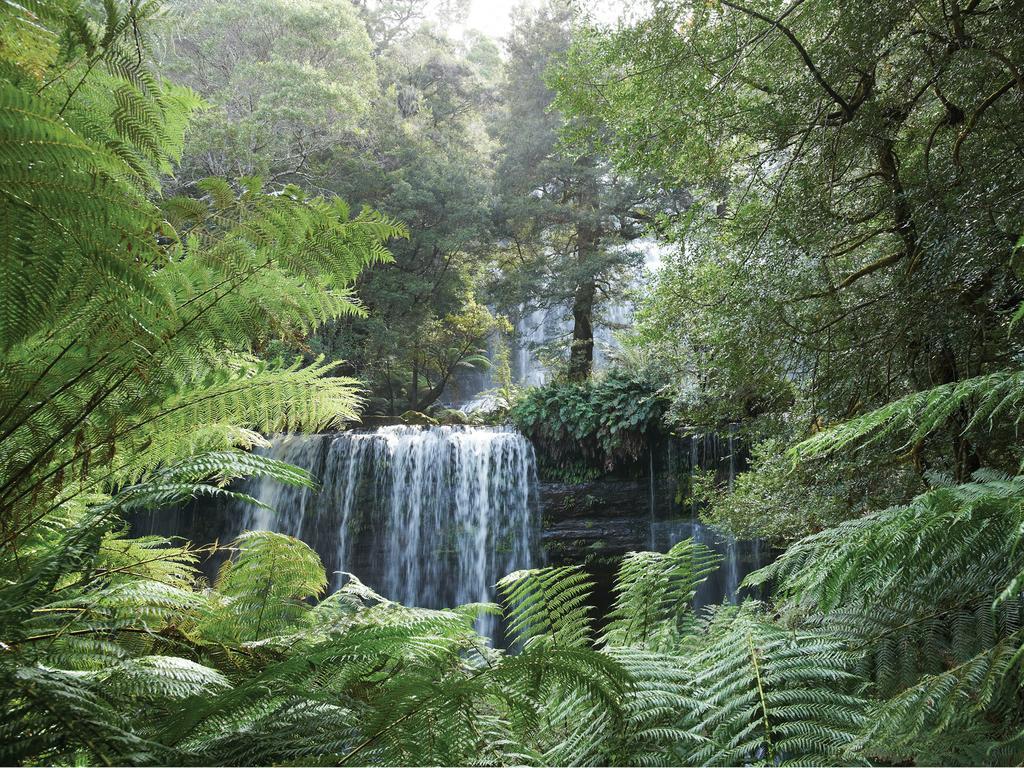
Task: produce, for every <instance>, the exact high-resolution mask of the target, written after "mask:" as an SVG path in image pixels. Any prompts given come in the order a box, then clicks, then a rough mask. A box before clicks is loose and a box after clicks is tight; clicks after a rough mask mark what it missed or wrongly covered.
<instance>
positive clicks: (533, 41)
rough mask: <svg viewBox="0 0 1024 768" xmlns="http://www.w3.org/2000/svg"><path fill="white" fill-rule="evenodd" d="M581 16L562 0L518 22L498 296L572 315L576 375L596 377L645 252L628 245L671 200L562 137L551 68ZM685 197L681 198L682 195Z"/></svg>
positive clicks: (509, 93) (587, 144) (508, 75)
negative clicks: (609, 312) (606, 339)
mask: <svg viewBox="0 0 1024 768" xmlns="http://www.w3.org/2000/svg"><path fill="white" fill-rule="evenodd" d="M577 21H578V19H577V16H576V13H575V12H574V10H573V8H572V6H571V4H568V3H565V2H561V0H553V1H552V2H549V3H546V4H544V5H542V6H541V7H540V8H539V9H537V10H536V11H534V12H532V13H524V14H522V15H521V16H519V17H518V18H517V19H516V22H515V25H514V27H513V30H512V33H511V34H510V36H509V38H508V40H507V47H508V61H507V64H506V72H505V81H504V85H503V89H502V95H503V99H502V101H503V104H502V111H501V112H500V113H499V115H498V116H497V119H496V124H495V128H494V132H495V135H496V137H497V140H498V143H499V150H498V176H497V178H498V194H499V209H498V214H497V218H498V221H499V226H500V227H501V234H502V235H503V236H504V239H505V241H506V242H507V243H508V247H506V248H504V249H503V250H502V252H500V253H499V258H498V263H499V266H500V268H501V270H502V274H501V276H500V278H499V279H498V280H497V281H496V283H497V285H496V286H495V289H494V290H495V295H496V296H498V297H500V299H501V301H502V303H504V304H506V305H509V308H510V309H511V308H512V307H514V306H515V305H516V304H519V303H526V304H527V305H528V307H530V308H538V307H548V308H555V309H556V310H557V311H560V312H564V311H565V310H566V309H568V311H569V314H571V317H572V339H571V342H570V344H569V361H568V369H567V373H568V375H569V377H570V378H574V379H580V378H586V377H587V376H589V375H590V372H591V368H592V364H593V357H594V324H595V321H596V319H597V315H598V312H599V308H600V307H601V305H602V304H607V303H608V302H610V301H614V300H616V299H621V298H622V295H623V291H622V289H623V287H625V286H626V285H628V284H629V282H630V278H631V277H633V276H636V275H638V274H639V271H640V266H641V264H642V254H641V253H640V252H639V251H638V250H636V249H631V248H629V247H628V243H629V242H630V241H631V240H634V239H635V238H637V237H639V236H640V235H641V234H642V233H643V228H644V226H645V225H646V224H649V223H652V222H653V220H654V215H655V214H656V213H657V212H658V211H659V207H661V206H665V205H668V204H670V202H671V201H670V200H669V199H668V197H669V196H667V195H666V194H665V193H663V192H662V191H661V190H660V189H659V187H658V185H657V183H656V182H655V181H654V180H653V179H654V177H653V176H651V177H649V178H644V179H640V178H638V177H637V176H636V175H635V174H625V173H622V172H620V171H618V170H617V169H615V168H613V167H611V165H610V164H609V163H608V161H607V158H606V156H605V155H604V154H602V152H601V151H600V148H599V147H598V146H597V143H596V142H594V141H589V140H585V141H580V142H578V143H577V144H576V145H575V146H573V147H566V146H564V145H563V143H562V140H561V139H562V132H563V130H564V129H566V127H567V126H568V125H569V124H570V121H569V119H568V118H567V117H566V115H565V114H564V113H563V111H562V110H560V109H558V108H557V107H556V106H555V105H553V101H554V96H555V94H554V91H553V90H552V89H551V87H550V86H549V84H548V73H549V70H550V69H551V68H552V67H553V66H555V65H556V64H557V63H558V62H560V61H561V59H562V57H564V56H565V54H566V52H567V51H568V49H569V47H570V45H571V43H572V39H573V30H574V27H575V26H576V24H577ZM677 197H678V196H677Z"/></svg>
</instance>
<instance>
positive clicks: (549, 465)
mask: <svg viewBox="0 0 1024 768" xmlns="http://www.w3.org/2000/svg"><path fill="white" fill-rule="evenodd" d="M665 407H666V402H665V400H664V398H661V397H659V395H658V393H657V391H656V389H655V388H654V387H653V386H652V385H651V384H650V383H648V382H647V381H644V380H642V379H638V378H636V377H633V376H630V375H629V374H627V373H625V372H622V371H617V370H612V371H609V372H608V373H607V374H605V375H602V376H599V377H594V378H591V379H588V380H586V381H584V382H574V381H565V382H555V383H552V384H549V385H547V386H545V387H537V388H533V389H528V390H525V391H524V392H523V393H522V394H521V396H520V397H519V398H518V399H517V400H516V402H515V405H514V406H513V407H512V409H511V410H510V411H509V418H511V420H512V422H513V423H514V424H515V425H516V427H518V428H519V430H520V431H521V432H522V433H523V434H524V435H526V436H527V437H529V438H530V440H531V442H532V443H533V445H534V448H535V449H536V451H537V461H538V465H539V470H540V473H541V476H542V477H545V478H549V479H553V480H562V481H568V482H579V481H581V480H586V479H591V478H594V477H597V476H599V475H601V474H605V473H610V472H616V471H620V472H630V471H636V469H637V467H636V465H637V463H638V462H640V461H641V460H644V462H643V465H642V467H640V471H641V472H647V464H646V457H647V454H648V452H649V451H650V450H651V447H652V444H653V443H655V442H656V441H658V440H659V439H660V437H661V434H660V433H661V429H660V426H661V419H662V416H663V415H664V413H665Z"/></svg>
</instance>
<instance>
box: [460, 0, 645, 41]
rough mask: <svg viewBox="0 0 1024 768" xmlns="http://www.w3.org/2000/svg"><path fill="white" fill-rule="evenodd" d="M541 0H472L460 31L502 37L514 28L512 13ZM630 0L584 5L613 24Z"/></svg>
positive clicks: (590, 1)
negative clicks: (478, 32) (472, 30)
mask: <svg viewBox="0 0 1024 768" xmlns="http://www.w3.org/2000/svg"><path fill="white" fill-rule="evenodd" d="M539 2H540V0H470V5H469V13H468V15H467V16H466V20H465V22H464V23H463V24H460V25H459V27H460V29H459V30H458V31H463V30H469V29H476V30H479V31H480V32H483V33H484V34H485V35H488V36H490V37H493V38H502V37H505V35H507V34H508V32H509V30H511V28H512V13H513V11H516V10H518V9H519V8H520V7H522V6H523V5H525V6H526V7H531V6H536V5H538V4H539ZM628 2H629V0H584V2H583V3H582V5H583V7H584V8H586V9H587V10H588V11H590V12H591V13H592V14H593V15H594V17H595V19H596V20H598V21H600V22H602V23H607V24H611V23H614V22H615V20H616V19H618V17H619V14H620V13H621V12H622V10H623V8H624V7H625V6H626V4H627V3H628Z"/></svg>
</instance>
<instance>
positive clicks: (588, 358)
mask: <svg viewBox="0 0 1024 768" xmlns="http://www.w3.org/2000/svg"><path fill="white" fill-rule="evenodd" d="M596 294H597V286H596V285H595V284H594V280H593V279H592V278H591V279H589V280H587V281H585V282H583V283H581V284H580V285H578V286H577V287H576V293H575V295H574V296H573V301H572V347H571V349H570V352H569V378H570V379H572V380H573V381H583V380H585V379H586V378H588V377H589V376H590V373H591V370H592V369H593V367H594V297H595V296H596Z"/></svg>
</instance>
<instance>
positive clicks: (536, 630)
mask: <svg viewBox="0 0 1024 768" xmlns="http://www.w3.org/2000/svg"><path fill="white" fill-rule="evenodd" d="M592 588H593V585H592V583H591V581H590V579H589V578H588V577H587V576H586V574H585V573H584V571H583V569H582V567H581V566H562V567H559V568H540V569H535V570H529V571H516V572H515V573H511V574H509V575H508V576H505V577H504V578H503V579H501V580H500V581H499V582H498V591H499V592H500V593H501V596H502V600H503V602H504V603H505V606H506V615H507V617H508V632H509V634H510V636H512V637H513V638H515V639H516V641H517V642H521V643H525V644H527V645H529V643H530V642H531V641H534V640H537V639H539V638H549V639H550V641H551V643H552V645H554V646H560V647H563V648H574V647H587V646H589V645H590V643H591V622H592V619H591V616H590V611H591V606H590V604H589V602H588V600H589V597H590V592H591V590H592Z"/></svg>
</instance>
